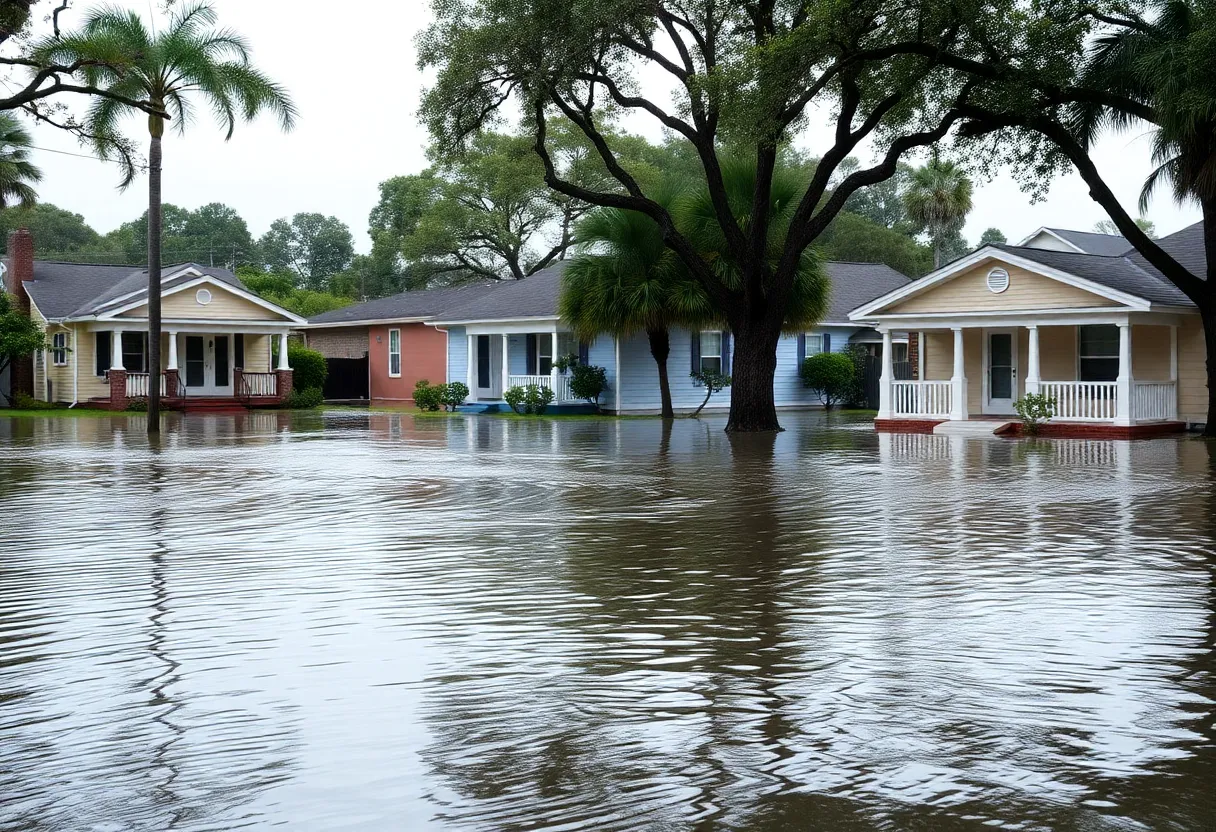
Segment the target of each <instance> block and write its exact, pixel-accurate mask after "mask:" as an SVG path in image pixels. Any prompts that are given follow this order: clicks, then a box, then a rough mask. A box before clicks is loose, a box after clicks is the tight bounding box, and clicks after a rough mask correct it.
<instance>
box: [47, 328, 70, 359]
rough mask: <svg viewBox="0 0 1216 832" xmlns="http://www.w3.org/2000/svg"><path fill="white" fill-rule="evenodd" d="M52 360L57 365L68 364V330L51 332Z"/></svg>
mask: <svg viewBox="0 0 1216 832" xmlns="http://www.w3.org/2000/svg"><path fill="white" fill-rule="evenodd" d="M51 361H52V362H53V363H54V365H55V366H56V367H66V366H68V334H67V333H66V332H55V333H52V334H51Z"/></svg>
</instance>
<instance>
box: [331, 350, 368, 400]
mask: <svg viewBox="0 0 1216 832" xmlns="http://www.w3.org/2000/svg"><path fill="white" fill-rule="evenodd" d="M325 365H326V366H327V367H328V368H329V375H327V376H326V377H325V390H324V393H325V398H327V399H367V398H370V395H369V393H370V392H371V391H369V390H368V376H367V371H368V363H367V356H364V357H363V358H327V359H325Z"/></svg>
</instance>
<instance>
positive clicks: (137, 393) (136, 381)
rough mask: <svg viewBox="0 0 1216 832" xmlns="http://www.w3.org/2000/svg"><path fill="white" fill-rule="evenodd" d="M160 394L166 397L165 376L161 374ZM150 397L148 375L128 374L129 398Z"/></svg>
mask: <svg viewBox="0 0 1216 832" xmlns="http://www.w3.org/2000/svg"><path fill="white" fill-rule="evenodd" d="M160 394H161V395H162V396H163V395H165V374H164V373H161V374H160ZM147 397H148V374H147V373H127V398H128V399H146V398H147Z"/></svg>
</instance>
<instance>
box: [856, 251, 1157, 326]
mask: <svg viewBox="0 0 1216 832" xmlns="http://www.w3.org/2000/svg"><path fill="white" fill-rule="evenodd" d="M988 259H993V260H997V261H1000V262H1003V263H1005V264H1007V265H1010V266H1017V267H1018V268H1021V269H1025V270H1026V271H1028V272H1031V273H1033V274H1037V275H1041V276H1042V277H1047V278H1051V279H1052V280H1057V281H1059V282H1060V283H1064V284H1066V285H1069V286H1072V287H1074V288H1077V289H1081V290H1083V291H1086V292H1089V293H1091V294H1094V295H1098V296H1099V297H1104V298H1108V299H1109V300H1113V301H1115V302H1116V303H1120V304H1123V305H1124V306H1128V307H1131V308H1132V309H1136V310H1138V311H1148V310H1149V309H1150V308H1151V306H1152V304H1151V303H1150V302H1149V301H1147V300H1145V299H1144V298H1141V297H1138V296H1136V295H1130V294H1128V293H1127V292H1120V291H1119V290H1117V289H1112V288H1110V287H1109V286H1103V285H1102V284H1100V283H1095V282H1093V281H1092V280H1086V279H1084V278H1081V277H1077V276H1076V275H1074V274H1070V273H1068V272H1064V271H1060V270H1059V269H1053V268H1051V267H1050V266H1044V265H1043V264H1042V263H1039V262H1036V261H1034V260H1031V259H1029V258H1027V257H1020V256H1018V255H1016V254H1010V253H1009V252H1007V251H1003V250H1001V249H999V248H995V247H994V246H984V247H983V248H981V249H979V250H978V251H975V252H972V253H971V254H969V255H967V256H966V257H963V258H961V259H959V260H955V261H954V262H953V263H951V264H950V265H948V266H946V267H945V268H942V269H939V270H937V271H936V272H933V273H931V274H928V275H926V276H925V277H922V278H921V279H920V280H914V281H912V282H911V283H908V284H907V285H905V286H901V287H899V288H898V289H895V290H893V291H890V292H888V293H887V294H885V295H882V296H881V297H878V298H875V299H874V300H872V301H870V302H869V303H867V304H865V305H864V306H859V307H857V308H856V309H854V310H853V311H852V312H850V313H849V319H850V320H853V321H857V320H862V319H864V318H867V317H874V316H876V315H879V314H881V313H880V310H882V309H884V308H886V307H888V306H890V305H891V304H893V303H896V302H898V301H901V300H906V299H907V298H910V297H913V296H915V295H920V294H923V293H925V292H927V291H929V290H930V289H932V288H933V287H935V286H938V285H939V284H941V283H945V282H946V281H947V280H949V279H950V278H952V277H957V276H958V275H959V274H961V273H962V272H965V271H967V270H969V269H971V268H972V267H973V266H976V265H978V264H979V263H982V262H983V261H984V260H988ZM1041 311H1043V312H1050V311H1054V310H1041ZM921 314H924V313H921ZM988 314H991V313H988Z"/></svg>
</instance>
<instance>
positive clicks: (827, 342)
mask: <svg viewBox="0 0 1216 832" xmlns="http://www.w3.org/2000/svg"><path fill="white" fill-rule="evenodd" d="M823 351H824V352H831V351H832V336H831V335H828V334H827V333H826V332H825V333H823Z"/></svg>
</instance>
